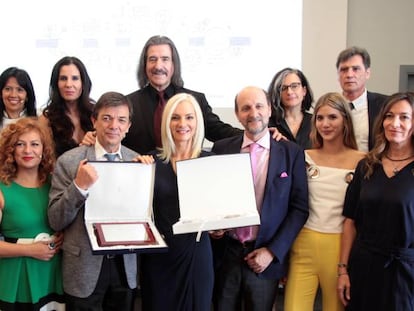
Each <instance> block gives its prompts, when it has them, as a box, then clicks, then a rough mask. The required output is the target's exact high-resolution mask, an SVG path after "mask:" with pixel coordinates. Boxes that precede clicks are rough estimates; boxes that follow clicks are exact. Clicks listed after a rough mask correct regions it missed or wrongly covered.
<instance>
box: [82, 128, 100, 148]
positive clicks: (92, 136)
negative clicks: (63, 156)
mask: <svg viewBox="0 0 414 311" xmlns="http://www.w3.org/2000/svg"><path fill="white" fill-rule="evenodd" d="M95 142H96V131H89V132H86V134H85V136H83V139H82V141H81V143H80V144H79V146H82V145H85V146H93V145H95Z"/></svg>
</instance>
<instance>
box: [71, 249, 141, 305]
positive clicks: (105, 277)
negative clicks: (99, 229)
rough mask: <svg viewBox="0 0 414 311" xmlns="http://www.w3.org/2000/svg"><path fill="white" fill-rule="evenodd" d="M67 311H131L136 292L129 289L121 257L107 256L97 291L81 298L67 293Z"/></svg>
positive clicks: (103, 263)
mask: <svg viewBox="0 0 414 311" xmlns="http://www.w3.org/2000/svg"><path fill="white" fill-rule="evenodd" d="M65 302H66V310H67V311H115V310H116V311H131V310H132V309H133V304H134V290H132V289H130V288H129V287H128V282H127V279H126V275H125V268H124V264H123V258H122V256H121V255H116V256H113V257H110V256H105V257H104V260H103V262H102V268H101V273H100V275H99V278H98V282H97V284H96V288H95V290H94V291H93V292H92V294H91V295H90V296H89V297H86V298H79V297H74V296H71V295H68V294H66V293H65Z"/></svg>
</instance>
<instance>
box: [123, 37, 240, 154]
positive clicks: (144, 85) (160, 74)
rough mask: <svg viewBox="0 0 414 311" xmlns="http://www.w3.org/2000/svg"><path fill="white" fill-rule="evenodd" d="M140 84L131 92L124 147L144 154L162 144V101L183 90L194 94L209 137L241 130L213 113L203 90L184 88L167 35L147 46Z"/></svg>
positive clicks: (213, 138)
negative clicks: (159, 117) (159, 121)
mask: <svg viewBox="0 0 414 311" xmlns="http://www.w3.org/2000/svg"><path fill="white" fill-rule="evenodd" d="M138 83H139V86H140V89H139V90H138V91H135V92H133V93H131V94H129V95H128V99H129V100H130V102H131V103H132V105H133V109H134V116H133V119H132V125H131V128H130V130H129V133H128V134H127V135H126V137H125V139H124V141H123V144H124V145H125V146H127V147H129V148H131V149H133V150H135V151H136V152H139V153H141V154H144V153H147V152H148V151H151V150H154V149H155V148H156V147H159V146H160V141H159V137H158V138H157V131H159V130H160V125H159V124H158V125H157V124H156V123H157V121H155V120H154V117H155V115H156V114H157V109H158V108H157V107H158V105H159V104H160V101H164V102H166V101H167V100H168V99H169V98H171V97H172V96H173V95H175V94H177V93H181V92H183V93H189V94H191V95H193V96H194V97H195V98H196V99H197V102H198V103H199V104H200V108H201V111H202V112H203V117H204V126H205V135H206V138H207V139H208V140H210V141H213V142H214V141H216V140H218V139H222V138H226V137H231V136H234V135H238V134H240V133H241V132H242V130H240V129H236V128H233V127H232V126H231V125H229V124H226V123H223V122H222V121H221V120H220V119H219V117H218V116H217V115H216V114H214V113H213V111H212V108H211V107H210V105H209V104H208V102H207V99H206V97H205V96H204V94H203V93H199V92H195V91H192V90H189V89H186V88H184V82H183V79H182V77H181V62H180V57H179V54H178V51H177V48H176V47H175V45H174V43H173V42H172V40H171V39H169V38H168V37H164V36H153V37H151V38H149V40H148V41H147V43H146V44H145V45H144V48H143V50H142V53H141V56H140V60H139V65H138ZM160 97H162V98H160ZM161 111H162V110H161Z"/></svg>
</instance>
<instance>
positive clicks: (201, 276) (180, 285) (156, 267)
mask: <svg viewBox="0 0 414 311" xmlns="http://www.w3.org/2000/svg"><path fill="white" fill-rule="evenodd" d="M203 155H206V154H205V153H203V154H202V156H203ZM207 194H208V193H207V192H206V195H207ZM200 199H202V198H200ZM153 209H154V219H155V225H156V227H157V229H158V230H159V232H160V233H161V234H162V235H163V236H164V239H165V241H166V243H167V245H168V252H166V253H153V254H143V255H141V279H140V280H141V292H142V306H143V310H145V311H149V310H160V311H168V310H172V311H178V310H180V311H185V310H188V311H199V310H205V311H210V310H211V300H212V291H213V282H214V280H213V278H214V277H213V260H212V252H211V245H210V239H209V236H208V233H207V232H203V233H202V235H201V239H200V242H196V235H197V234H196V233H194V234H193V233H191V234H179V235H173V233H172V225H173V224H174V223H176V222H177V221H178V220H179V218H180V211H179V204H178V188H177V177H176V175H175V172H174V170H173V168H172V166H171V164H170V163H168V164H165V163H163V162H162V161H161V160H159V159H156V171H155V185H154V201H153Z"/></svg>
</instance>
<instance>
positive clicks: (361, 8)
mask: <svg viewBox="0 0 414 311" xmlns="http://www.w3.org/2000/svg"><path fill="white" fill-rule="evenodd" d="M348 2H349V4H348V11H349V14H348V36H347V37H348V40H347V43H348V45H360V46H363V47H365V48H366V49H367V50H368V52H369V53H370V55H371V79H370V81H369V84H368V88H369V89H371V90H372V91H377V92H381V93H385V94H392V93H395V92H397V91H398V89H399V85H398V84H399V68H400V65H414V40H413V30H412V29H413V26H412V21H413V12H414V1H413V0H394V1H389V0H349V1H348Z"/></svg>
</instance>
